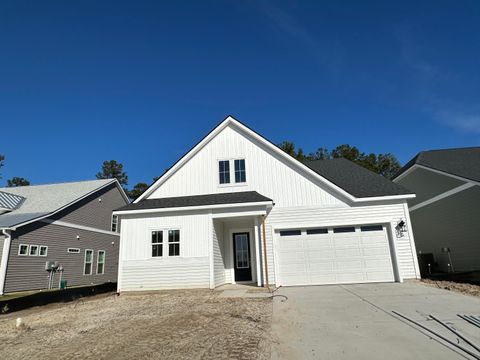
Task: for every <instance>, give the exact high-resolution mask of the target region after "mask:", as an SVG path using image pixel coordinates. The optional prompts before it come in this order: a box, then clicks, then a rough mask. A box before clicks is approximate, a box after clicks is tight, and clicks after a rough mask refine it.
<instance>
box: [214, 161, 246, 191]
mask: <svg viewBox="0 0 480 360" xmlns="http://www.w3.org/2000/svg"><path fill="white" fill-rule="evenodd" d="M235 160H243V161H244V162H245V182H235ZM220 161H228V166H229V174H230V182H229V183H225V184H222V183H220V165H219V163H220ZM215 175H216V177H217V186H218V187H220V188H221V187H233V186H247V185H248V179H247V159H246V158H245V157H242V156H238V157H231V158H219V159H217V172H216V173H215Z"/></svg>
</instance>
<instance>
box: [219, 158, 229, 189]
mask: <svg viewBox="0 0 480 360" xmlns="http://www.w3.org/2000/svg"><path fill="white" fill-rule="evenodd" d="M218 175H219V182H220V184H230V161H229V160H220V161H219V162H218Z"/></svg>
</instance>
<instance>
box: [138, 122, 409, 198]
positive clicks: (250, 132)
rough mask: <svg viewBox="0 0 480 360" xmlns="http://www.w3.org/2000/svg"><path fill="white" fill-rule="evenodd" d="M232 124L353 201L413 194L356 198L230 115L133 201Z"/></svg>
mask: <svg viewBox="0 0 480 360" xmlns="http://www.w3.org/2000/svg"><path fill="white" fill-rule="evenodd" d="M229 125H232V126H233V127H234V128H235V129H236V130H239V131H241V132H242V133H244V134H246V136H249V137H251V138H253V139H254V140H256V141H258V142H259V143H260V144H262V145H263V146H265V147H266V148H267V149H268V150H269V151H271V152H272V153H275V154H277V155H278V156H280V157H281V158H283V159H284V160H285V161H287V162H289V163H290V164H292V165H293V166H295V167H296V168H297V169H298V170H301V171H303V172H305V173H307V174H309V175H310V176H312V177H314V178H315V179H317V180H319V181H320V182H322V183H323V184H325V185H326V186H328V187H330V188H331V189H333V190H334V191H336V192H337V193H339V194H341V195H342V196H344V197H345V198H346V199H348V200H350V201H352V202H354V203H359V202H368V201H382V200H397V199H408V198H414V197H415V194H407V195H394V196H375V197H367V198H357V197H355V196H353V195H351V194H350V193H348V192H347V191H345V190H343V189H342V188H341V187H339V186H337V185H335V184H334V183H333V182H331V181H330V180H328V179H326V178H324V177H323V176H321V175H320V174H318V173H317V172H315V171H313V170H312V169H310V168H309V167H308V166H306V165H305V164H303V163H302V162H300V161H298V160H297V159H295V158H293V157H292V156H290V155H288V154H287V153H286V152H284V151H283V150H282V149H280V148H279V147H277V146H275V145H274V144H272V143H271V142H270V141H268V140H267V139H265V138H264V137H263V136H261V135H259V134H257V133H256V132H255V131H253V130H252V129H250V128H248V127H247V126H245V125H243V124H242V123H241V122H239V121H238V120H236V119H234V118H233V117H232V116H228V117H227V118H226V119H225V120H224V121H222V122H221V123H220V125H218V126H217V127H216V128H215V129H213V130H212V131H211V132H210V133H209V134H208V135H207V136H206V137H204V138H203V139H202V140H201V141H200V142H199V143H198V144H197V145H195V146H194V147H193V148H192V149H191V150H190V151H189V152H188V153H186V154H185V155H184V156H183V157H182V158H180V160H178V161H177V162H176V163H175V164H174V165H173V166H172V167H171V168H170V169H169V170H168V171H167V172H166V173H165V174H163V175H162V176H161V177H160V178H159V179H158V180H157V181H156V182H155V183H153V184H152V185H151V186H150V187H149V188H148V189H147V190H146V191H145V192H144V193H143V194H142V195H140V196H139V197H138V198H137V199H135V201H134V202H133V203H138V202H139V201H141V200H142V199H144V198H148V196H150V195H151V194H152V193H153V192H154V191H155V190H156V189H158V188H159V187H160V186H161V185H162V184H163V183H164V182H165V181H167V180H168V179H169V178H170V177H171V176H172V175H173V174H175V173H176V172H177V171H178V170H179V169H180V168H181V167H182V166H183V165H184V164H185V163H187V162H188V161H189V160H190V159H191V158H193V156H195V155H196V154H197V153H198V152H199V151H200V150H201V149H202V148H203V147H204V146H205V145H207V144H208V143H209V142H210V141H211V140H212V139H213V138H214V137H215V136H217V135H218V134H219V133H220V132H221V131H222V130H223V129H225V128H226V127H227V126H229Z"/></svg>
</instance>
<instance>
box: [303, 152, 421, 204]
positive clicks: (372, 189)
mask: <svg viewBox="0 0 480 360" xmlns="http://www.w3.org/2000/svg"><path fill="white" fill-rule="evenodd" d="M305 165H307V166H308V167H309V168H310V169H312V170H313V171H315V172H316V173H318V174H320V175H321V176H323V177H324V178H326V179H327V180H329V181H331V182H332V183H334V184H335V185H337V186H339V187H340V188H342V189H343V190H345V191H346V192H348V193H349V194H351V195H353V196H355V197H357V198H366V197H376V196H393V195H407V194H413V193H412V192H411V191H409V190H407V189H406V188H404V187H403V186H401V185H398V184H395V183H394V182H392V181H390V180H388V179H386V178H384V177H383V176H381V175H378V174H376V173H374V172H372V171H370V170H367V169H365V168H364V167H362V166H360V165H357V164H355V163H354V162H352V161H349V160H347V159H343V158H339V159H328V160H315V161H309V162H306V163H305Z"/></svg>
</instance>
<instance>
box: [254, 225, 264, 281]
mask: <svg viewBox="0 0 480 360" xmlns="http://www.w3.org/2000/svg"><path fill="white" fill-rule="evenodd" d="M259 234H260V220H259V218H258V216H255V218H254V225H253V238H254V240H255V260H256V264H255V268H256V269H257V285H258V286H262V254H261V252H260V236H259Z"/></svg>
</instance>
